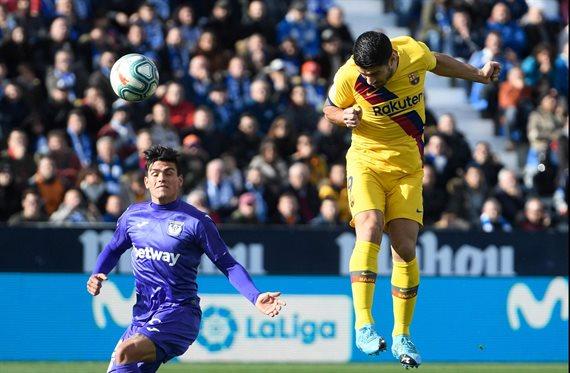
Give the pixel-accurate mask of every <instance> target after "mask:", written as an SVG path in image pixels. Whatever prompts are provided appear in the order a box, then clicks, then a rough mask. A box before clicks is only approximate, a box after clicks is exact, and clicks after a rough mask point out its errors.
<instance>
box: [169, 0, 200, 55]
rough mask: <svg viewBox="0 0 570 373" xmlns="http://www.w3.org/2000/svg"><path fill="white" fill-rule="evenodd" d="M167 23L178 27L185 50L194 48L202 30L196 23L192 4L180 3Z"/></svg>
mask: <svg viewBox="0 0 570 373" xmlns="http://www.w3.org/2000/svg"><path fill="white" fill-rule="evenodd" d="M169 23H170V24H173V25H175V26H177V27H179V28H180V31H181V32H182V42H183V43H184V49H185V50H187V51H191V50H194V48H195V47H196V44H197V43H198V38H199V37H200V34H201V33H202V30H201V28H200V26H198V25H197V23H198V22H197V19H196V15H195V12H194V9H193V8H192V6H191V5H190V4H182V5H180V6H179V7H178V8H177V9H176V10H175V11H174V15H173V17H172V19H171V20H170V21H169Z"/></svg>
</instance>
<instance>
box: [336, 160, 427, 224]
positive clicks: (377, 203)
mask: <svg viewBox="0 0 570 373" xmlns="http://www.w3.org/2000/svg"><path fill="white" fill-rule="evenodd" d="M346 173H347V188H348V203H349V206H350V213H351V215H352V220H351V221H350V225H351V226H352V227H354V217H355V216H356V214H358V213H359V212H362V211H367V210H380V211H381V212H382V214H383V215H384V224H385V225H386V224H387V223H389V222H390V221H391V220H394V219H400V218H404V219H410V220H413V221H417V222H418V223H419V224H420V225H423V197H422V179H423V173H424V172H423V169H419V170H418V171H416V172H414V173H412V174H408V173H404V172H398V171H391V172H385V171H383V170H382V168H381V166H380V165H379V162H378V161H377V160H375V159H373V158H372V157H370V156H366V154H365V153H364V154H363V153H362V151H359V152H358V153H356V152H354V151H351V150H349V152H348V154H347V156H346Z"/></svg>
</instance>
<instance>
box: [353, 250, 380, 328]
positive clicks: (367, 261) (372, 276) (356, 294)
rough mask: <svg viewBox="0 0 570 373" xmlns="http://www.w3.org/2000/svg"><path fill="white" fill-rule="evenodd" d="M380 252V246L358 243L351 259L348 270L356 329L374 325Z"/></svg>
mask: <svg viewBox="0 0 570 373" xmlns="http://www.w3.org/2000/svg"><path fill="white" fill-rule="evenodd" d="M378 251H380V246H379V245H377V244H375V243H372V242H366V241H356V243H355V245H354V250H353V251H352V255H351V257H350V263H349V267H348V268H349V271H350V282H351V285H352V302H353V305H354V314H355V318H356V322H355V327H356V329H360V328H362V327H363V326H364V325H366V324H374V319H373V318H372V302H373V300H374V286H375V285H376V275H377V273H378Z"/></svg>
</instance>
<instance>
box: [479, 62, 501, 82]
mask: <svg viewBox="0 0 570 373" xmlns="http://www.w3.org/2000/svg"><path fill="white" fill-rule="evenodd" d="M500 72H501V64H500V63H498V62H496V61H489V62H487V63H486V64H485V66H483V68H482V69H481V75H482V77H483V81H482V82H481V83H485V84H487V83H490V82H496V81H497V80H499V73H500Z"/></svg>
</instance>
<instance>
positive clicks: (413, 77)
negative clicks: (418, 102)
mask: <svg viewBox="0 0 570 373" xmlns="http://www.w3.org/2000/svg"><path fill="white" fill-rule="evenodd" d="M408 78H409V79H410V83H411V84H412V85H416V84H418V83H419V82H420V76H419V75H418V73H417V72H416V71H414V72H413V73H411V74H410V75H408Z"/></svg>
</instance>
